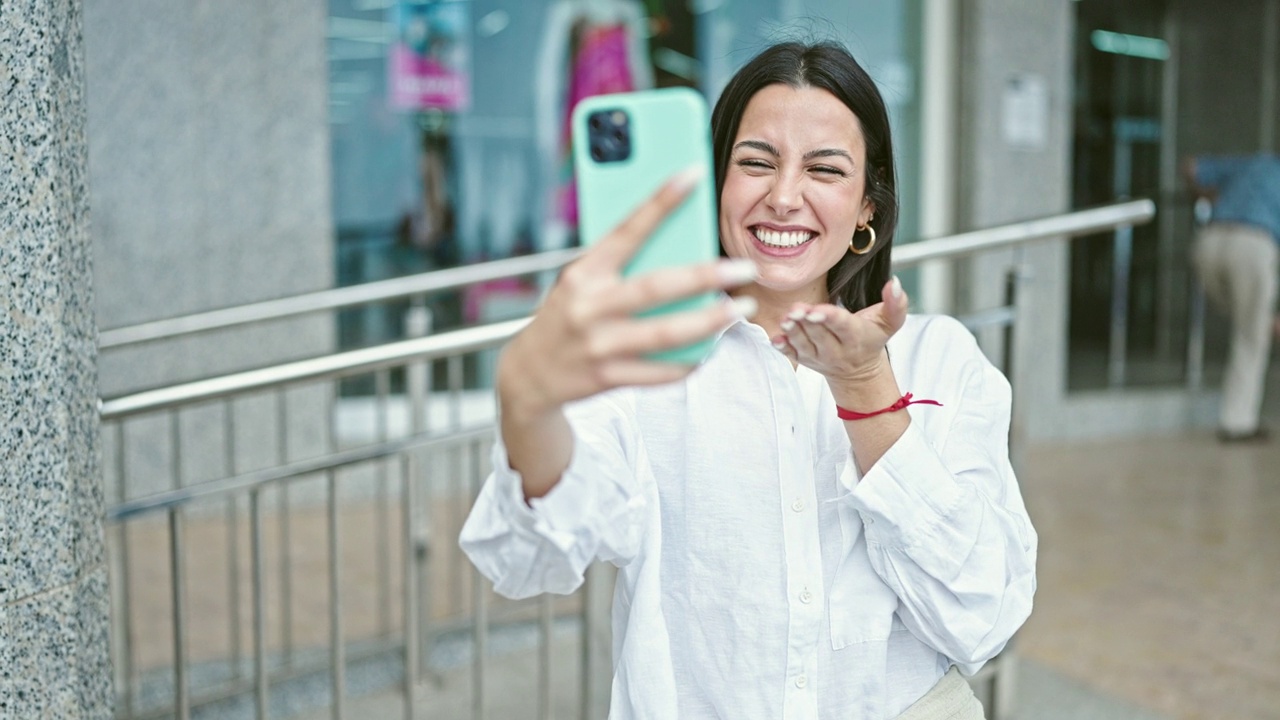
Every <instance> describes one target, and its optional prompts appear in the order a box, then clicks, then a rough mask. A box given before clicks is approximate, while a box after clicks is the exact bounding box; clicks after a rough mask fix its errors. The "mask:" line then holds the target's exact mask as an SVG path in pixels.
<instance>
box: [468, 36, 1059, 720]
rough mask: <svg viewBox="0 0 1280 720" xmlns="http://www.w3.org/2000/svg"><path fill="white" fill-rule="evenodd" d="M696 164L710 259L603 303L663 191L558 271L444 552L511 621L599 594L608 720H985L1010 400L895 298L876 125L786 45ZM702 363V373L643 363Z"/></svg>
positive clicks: (519, 347)
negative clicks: (714, 251) (713, 241)
mask: <svg viewBox="0 0 1280 720" xmlns="http://www.w3.org/2000/svg"><path fill="white" fill-rule="evenodd" d="M711 134H712V141H713V146H714V162H715V174H716V186H717V189H718V193H719V200H720V202H719V231H720V243H721V247H722V249H723V251H724V253H725V255H727V256H728V257H727V258H726V259H724V260H722V261H720V262H719V263H716V264H707V265H698V266H693V267H683V268H673V269H667V270H660V271H656V272H653V273H651V274H648V275H644V276H640V277H635V278H625V277H623V276H622V274H621V273H622V269H623V267H624V266H625V264H626V262H627V260H628V259H629V258H630V257H631V256H632V254H634V253H635V251H636V250H637V249H638V248H639V247H640V246H641V245H642V244H643V243H644V241H645V238H646V237H647V236H648V235H649V234H650V233H651V232H652V231H653V229H654V228H655V227H657V225H658V224H659V223H660V222H661V221H662V219H663V217H664V216H665V215H666V214H667V213H669V212H671V211H672V210H673V209H674V208H675V207H677V206H678V205H679V204H680V203H681V202H683V200H684V197H685V196H686V194H687V193H688V191H689V189H690V187H691V186H692V184H693V183H694V182H695V181H696V177H692V176H690V175H689V174H687V173H685V174H680V175H677V176H676V178H675V179H674V180H672V181H671V182H669V183H667V184H666V185H665V186H663V187H662V188H661V189H659V190H658V192H657V193H656V194H655V195H654V196H653V197H652V198H651V199H650V200H649V201H647V202H646V203H643V204H642V205H641V206H640V208H639V209H638V210H636V211H635V213H634V214H633V215H632V216H631V217H630V219H628V220H626V221H624V222H623V223H622V224H621V225H619V226H618V227H617V228H615V229H614V230H613V231H612V232H611V233H609V234H608V235H606V236H605V237H604V238H603V239H602V240H601V241H600V242H599V243H598V244H596V245H594V246H592V248H591V249H589V250H587V251H586V252H585V253H584V255H583V256H582V257H581V258H579V259H578V260H577V261H576V262H575V263H574V264H572V265H570V266H569V267H567V268H566V269H565V270H564V272H563V273H562V274H561V276H560V279H559V281H558V283H557V284H556V285H555V286H554V287H553V288H552V290H551V292H550V293H549V294H548V296H547V298H546V299H545V301H544V302H543V304H542V306H541V307H540V308H539V309H538V311H537V312H536V313H535V314H534V317H533V319H532V321H531V322H530V324H529V325H528V326H526V327H525V329H524V330H522V331H521V332H520V333H519V334H518V335H517V336H516V337H515V338H514V339H513V340H512V341H511V342H510V343H509V344H508V345H507V346H506V348H505V349H504V350H503V353H502V356H501V359H500V360H499V367H498V373H497V383H496V385H497V395H498V404H499V439H498V442H497V443H496V445H495V450H494V459H493V466H494V472H493V474H492V475H491V476H490V477H489V479H488V480H487V481H486V482H485V485H484V488H483V489H482V490H481V493H480V496H479V498H478V499H477V501H476V504H475V506H474V507H473V508H472V511H471V515H470V517H469V518H468V519H467V522H466V525H465V526H464V527H463V530H462V535H461V538H460V544H461V546H462V548H463V550H464V551H465V552H466V553H467V555H468V556H469V557H470V558H471V561H472V562H473V563H475V565H476V567H477V568H479V569H480V571H481V572H482V573H483V574H484V575H485V576H486V577H488V578H489V579H491V580H492V581H493V582H494V586H495V589H496V590H497V591H498V592H499V593H501V594H503V595H506V596H508V597H529V596H533V595H537V594H540V593H544V592H553V593H570V592H573V591H574V590H575V589H576V588H578V587H579V586H580V585H581V584H582V582H583V573H584V571H585V570H586V569H587V567H588V565H590V564H591V563H592V562H593V561H595V560H604V561H608V562H612V563H613V564H615V565H617V566H618V567H619V573H618V580H617V585H616V588H615V591H614V598H613V623H614V625H613V627H614V635H613V638H614V651H613V659H614V669H613V670H614V674H613V686H612V695H611V703H612V705H611V709H610V713H609V717H610V718H613V720H632V719H648V718H664V719H665V718H682V719H691V720H696V719H699V718H717V717H718V718H733V719H734V720H750V719H752V718H762V719H765V718H767V719H769V720H777V719H779V718H790V719H795V720H808V719H812V720H819V719H830V720H835V719H836V718H861V719H875V720H881V719H885V718H900V719H903V720H906V719H908V718H909V719H910V720H975V719H979V718H982V716H983V710H982V706H981V704H980V703H979V702H978V700H977V699H976V698H975V697H974V694H973V691H972V690H971V689H970V688H969V685H968V683H967V682H966V681H965V679H964V677H963V676H962V675H961V672H962V671H963V672H964V673H965V674H971V673H973V672H975V671H976V670H977V669H978V668H979V667H981V665H982V664H983V663H984V662H986V661H987V660H988V659H990V658H992V657H994V656H995V655H996V654H997V653H999V652H1000V651H1001V649H1002V648H1004V647H1005V644H1006V643H1007V642H1008V641H1009V638H1010V637H1011V636H1012V635H1013V633H1014V631H1016V630H1017V629H1018V628H1019V627H1020V626H1021V625H1022V623H1023V621H1024V620H1025V619H1026V618H1027V616H1028V615H1029V613H1030V612H1031V603H1032V596H1033V594H1034V592H1035V584H1036V582H1035V560H1036V548H1037V538H1036V534H1035V531H1034V530H1033V528H1032V526H1031V522H1030V520H1029V518H1028V517H1027V511H1026V507H1025V506H1024V504H1023V501H1022V496H1021V493H1020V492H1019V489H1018V484H1017V481H1016V479H1015V477H1014V473H1013V469H1012V467H1011V466H1010V462H1009V452H1008V433H1009V412H1010V400H1011V396H1010V387H1009V383H1008V382H1007V381H1006V380H1005V378H1004V376H1003V375H1001V374H1000V372H999V371H998V370H997V369H996V368H995V367H993V366H992V365H991V363H989V362H988V361H987V359H986V358H985V357H984V356H983V354H982V352H981V351H980V349H979V348H978V345H977V343H976V342H975V340H974V338H973V336H972V335H970V334H969V332H968V331H967V330H966V329H965V328H964V326H963V325H961V324H960V323H959V322H958V321H956V320H955V319H953V318H949V317H943V316H935V317H928V316H918V315H912V316H908V314H907V304H908V301H907V296H906V293H905V292H904V291H903V289H902V285H901V284H900V283H899V282H898V280H897V278H893V277H892V276H891V274H890V248H891V247H892V242H893V233H894V227H895V223H896V220H897V211H898V201H897V191H896V171H895V169H894V159H893V145H892V142H891V139H890V133H889V119H888V114H887V112H886V109H885V105H884V100H883V98H882V97H881V95H880V92H879V90H878V89H877V88H876V86H875V83H874V82H872V80H871V78H870V77H869V76H868V75H867V73H866V71H865V70H863V68H862V67H861V66H860V65H859V64H858V63H857V62H856V61H855V60H854V59H853V57H852V56H850V55H849V53H848V51H847V50H845V49H844V48H842V47H839V46H837V45H831V44H818V45H804V44H800V43H784V44H781V45H776V46H773V47H771V48H769V49H767V50H765V51H764V52H763V53H761V54H760V55H758V56H757V57H756V58H754V59H753V60H751V61H750V62H748V63H747V64H746V66H744V67H743V69H742V70H740V71H739V72H738V73H737V74H736V75H735V76H734V78H733V79H732V80H731V81H730V82H729V83H728V85H727V86H726V87H725V90H724V92H723V93H722V95H721V97H720V100H719V101H718V102H717V103H716V107H715V110H714V112H713V113H712V118H711ZM720 289H724V290H729V291H730V292H731V297H730V298H726V299H725V301H724V302H723V303H720V304H717V305H714V306H712V307H710V308H707V309H701V310H695V311H689V312H683V313H673V314H669V315H663V316H660V317H656V318H641V317H636V316H635V315H636V313H638V312H640V311H642V310H644V309H645V308H649V307H656V306H660V305H664V304H666V303H668V302H671V301H673V300H675V299H678V298H680V297H686V296H690V295H694V294H697V293H700V292H706V291H708V290H720ZM704 337H717V338H718V342H717V344H716V348H715V350H714V352H713V353H712V354H711V356H710V357H709V358H708V359H707V360H706V361H705V362H704V363H702V364H701V365H700V366H697V367H689V366H684V365H677V364H672V363H665V362H660V361H656V360H651V359H648V358H646V355H647V354H649V353H652V352H654V351H657V350H660V349H663V348H672V347H679V346H682V345H685V344H687V343H690V342H694V341H696V340H699V339H701V338H704ZM912 392H915V393H919V394H920V396H921V398H919V399H917V398H914V397H913V395H912ZM908 406H910V407H908Z"/></svg>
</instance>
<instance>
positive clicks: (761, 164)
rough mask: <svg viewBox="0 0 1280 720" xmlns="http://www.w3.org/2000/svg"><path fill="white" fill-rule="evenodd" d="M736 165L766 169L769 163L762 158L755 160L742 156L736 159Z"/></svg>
mask: <svg viewBox="0 0 1280 720" xmlns="http://www.w3.org/2000/svg"><path fill="white" fill-rule="evenodd" d="M738 167H746V168H764V169H768V167H769V163H767V162H765V161H763V160H756V159H754V158H744V159H742V160H739V161H738Z"/></svg>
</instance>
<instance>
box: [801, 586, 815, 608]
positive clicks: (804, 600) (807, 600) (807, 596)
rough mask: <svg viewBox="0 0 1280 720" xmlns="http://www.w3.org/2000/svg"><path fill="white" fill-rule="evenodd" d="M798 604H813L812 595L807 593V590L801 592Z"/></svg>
mask: <svg viewBox="0 0 1280 720" xmlns="http://www.w3.org/2000/svg"><path fill="white" fill-rule="evenodd" d="M800 602H802V603H804V604H805V605H808V604H809V603H811V602H813V593H811V592H809V590H808V589H807V588H806V589H805V590H803V591H801V592H800Z"/></svg>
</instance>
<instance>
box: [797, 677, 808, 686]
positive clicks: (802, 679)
mask: <svg viewBox="0 0 1280 720" xmlns="http://www.w3.org/2000/svg"><path fill="white" fill-rule="evenodd" d="M808 685H809V678H807V677H805V676H804V675H801V676H799V677H797V678H796V687H798V688H800V689H801V690H803V689H805V687H807V686H808Z"/></svg>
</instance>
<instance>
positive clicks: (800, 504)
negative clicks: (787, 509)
mask: <svg viewBox="0 0 1280 720" xmlns="http://www.w3.org/2000/svg"><path fill="white" fill-rule="evenodd" d="M791 509H792V510H795V511H796V512H804V501H803V500H796V501H795V502H793V503H791Z"/></svg>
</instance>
